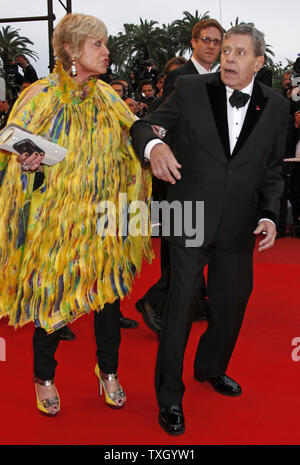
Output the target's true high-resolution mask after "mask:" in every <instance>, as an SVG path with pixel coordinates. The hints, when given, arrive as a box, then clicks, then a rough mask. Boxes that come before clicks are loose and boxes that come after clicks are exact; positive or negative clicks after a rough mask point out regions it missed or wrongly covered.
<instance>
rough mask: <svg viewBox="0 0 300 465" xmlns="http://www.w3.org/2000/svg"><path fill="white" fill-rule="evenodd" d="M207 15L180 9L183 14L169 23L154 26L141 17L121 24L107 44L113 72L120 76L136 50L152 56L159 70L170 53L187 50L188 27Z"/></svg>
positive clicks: (132, 58) (127, 70)
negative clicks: (119, 30)
mask: <svg viewBox="0 0 300 465" xmlns="http://www.w3.org/2000/svg"><path fill="white" fill-rule="evenodd" d="M204 18H209V16H208V11H207V12H205V13H204V14H199V12H198V10H196V12H195V14H194V15H193V14H191V13H189V12H188V11H184V12H183V18H182V19H177V20H176V21H173V22H172V23H171V24H163V25H162V27H159V26H158V23H157V21H153V20H150V21H148V20H143V19H142V18H140V23H139V24H137V25H136V24H132V23H126V24H124V32H119V33H118V34H117V35H116V36H109V39H108V48H109V50H110V56H111V59H112V60H113V63H114V66H115V73H116V74H117V75H118V76H124V74H126V73H128V72H129V69H130V67H131V66H132V63H133V60H134V59H135V58H137V57H138V54H139V53H143V54H144V59H146V60H147V59H149V58H152V59H153V60H154V61H155V62H156V64H157V66H158V69H159V70H160V71H162V70H163V68H164V65H165V64H166V62H167V61H168V60H170V59H171V58H173V57H174V56H178V55H183V54H184V53H185V52H186V51H188V50H191V44H190V40H191V31H192V28H193V26H194V25H195V24H196V23H197V22H198V21H200V20H201V19H204Z"/></svg>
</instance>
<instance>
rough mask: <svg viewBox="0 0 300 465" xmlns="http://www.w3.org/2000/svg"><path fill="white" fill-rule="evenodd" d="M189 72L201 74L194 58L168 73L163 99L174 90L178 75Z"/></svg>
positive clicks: (184, 74)
mask: <svg viewBox="0 0 300 465" xmlns="http://www.w3.org/2000/svg"><path fill="white" fill-rule="evenodd" d="M187 74H199V73H198V71H197V69H196V67H195V65H194V63H193V62H192V60H188V61H187V62H186V63H185V64H184V65H182V66H178V67H177V68H175V69H173V70H172V71H170V72H169V73H168V74H167V77H166V79H165V82H164V90H163V94H162V98H163V100H165V99H166V98H167V97H168V96H169V95H170V94H171V93H172V92H173V90H174V88H175V83H176V79H177V78H178V76H186V75H187Z"/></svg>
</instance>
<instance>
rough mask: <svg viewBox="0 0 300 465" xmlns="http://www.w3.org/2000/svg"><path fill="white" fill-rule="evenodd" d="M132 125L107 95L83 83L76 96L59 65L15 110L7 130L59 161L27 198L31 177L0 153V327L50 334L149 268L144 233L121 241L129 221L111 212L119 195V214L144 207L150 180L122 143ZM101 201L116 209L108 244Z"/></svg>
mask: <svg viewBox="0 0 300 465" xmlns="http://www.w3.org/2000/svg"><path fill="white" fill-rule="evenodd" d="M134 121H135V117H134V116H133V115H132V114H131V113H130V111H129V110H128V108H127V106H126V105H125V104H124V103H123V101H122V100H121V99H120V98H119V97H118V96H117V94H116V93H115V92H114V91H113V89H112V88H111V87H110V86H109V85H107V84H106V83H104V82H102V81H100V80H97V79H92V80H90V81H88V83H86V84H85V85H81V86H80V85H78V84H76V83H75V82H74V81H73V80H72V79H71V78H70V77H69V76H68V74H67V73H66V72H65V71H64V70H63V67H62V66H61V65H60V64H57V66H56V68H55V70H54V72H53V73H52V74H51V75H50V76H49V77H47V78H45V79H42V80H40V81H37V82H36V83H34V84H33V85H31V86H30V87H29V88H28V89H26V90H25V91H24V92H23V93H22V95H21V97H20V98H19V99H18V101H17V102H16V104H15V106H14V108H13V110H12V113H11V115H10V120H9V123H15V124H17V125H19V126H22V127H23V128H26V129H28V130H30V131H32V132H33V133H35V134H38V135H41V136H44V137H47V138H48V139H49V140H51V141H53V142H56V143H57V144H59V145H61V146H62V147H66V148H67V150H68V151H67V155H66V158H65V159H64V160H63V161H62V162H60V163H58V164H56V165H54V166H51V167H47V166H46V165H44V175H45V181H44V183H43V185H42V186H40V187H39V188H38V189H36V190H34V189H33V182H34V176H35V174H34V173H26V172H22V171H21V167H20V164H19V163H18V162H17V161H16V156H15V155H12V154H8V153H7V152H0V185H1V187H0V317H3V316H9V324H10V325H14V326H15V327H19V326H23V325H24V324H26V323H28V322H34V324H35V326H37V327H42V328H44V329H45V330H46V331H47V332H49V333H50V332H53V331H55V330H56V329H58V328H60V327H61V326H63V325H65V324H67V323H69V322H71V321H74V320H75V319H77V318H78V317H80V316H81V315H83V314H85V313H87V312H89V311H91V310H96V311H99V309H101V308H103V306H104V304H105V303H106V302H113V301H114V300H116V299H117V298H123V297H124V296H125V295H126V294H128V293H129V292H130V290H131V288H132V284H133V280H134V277H135V275H136V273H138V272H139V271H140V269H141V264H142V260H143V258H146V259H147V260H148V261H150V260H151V258H152V254H153V252H152V249H151V242H150V240H151V238H150V232H149V233H148V234H146V235H141V234H140V235H135V234H133V235H128V234H126V224H125V223H126V222H127V223H128V220H130V214H129V213H128V210H126V208H124V203H122V204H121V206H119V205H120V202H119V194H120V193H121V194H123V196H124V195H125V194H126V196H127V203H128V205H130V204H131V203H132V202H134V201H136V200H141V201H145V202H146V203H147V205H149V202H150V196H151V175H150V173H149V171H148V170H145V169H143V168H142V167H141V165H140V163H139V161H138V159H137V158H136V156H135V154H134V151H133V148H132V146H131V142H130V139H129V135H128V130H129V128H130V126H131V125H132V123H133V122H134ZM123 198H124V197H123ZM105 201H109V202H110V203H111V202H113V205H115V208H110V213H109V215H108V217H109V221H108V223H110V224H111V220H115V221H116V234H107V229H106V226H107V224H105V221H101V220H99V217H100V215H99V211H100V210H99V205H102V207H103V202H105ZM104 205H105V204H104ZM102 211H103V208H102ZM129 211H130V209H129ZM146 221H148V220H147V219H146ZM148 226H149V223H148ZM127 229H128V228H127ZM149 229H150V228H148V231H149ZM121 231H122V233H121ZM124 231H125V234H124Z"/></svg>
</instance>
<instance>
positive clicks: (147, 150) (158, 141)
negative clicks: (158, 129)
mask: <svg viewBox="0 0 300 465" xmlns="http://www.w3.org/2000/svg"><path fill="white" fill-rule="evenodd" d="M157 144H164V142H162V141H161V139H152V140H150V142H148V144H147V145H146V147H145V151H144V158H146V160H149V161H150V156H151V150H152V149H153V147H155V146H156V145H157ZM164 145H165V144H164Z"/></svg>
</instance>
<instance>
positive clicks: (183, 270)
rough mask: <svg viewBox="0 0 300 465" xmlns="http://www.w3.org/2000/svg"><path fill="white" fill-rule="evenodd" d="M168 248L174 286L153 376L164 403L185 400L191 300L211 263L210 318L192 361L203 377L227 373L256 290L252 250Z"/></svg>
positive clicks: (171, 245) (172, 403)
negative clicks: (252, 295)
mask: <svg viewBox="0 0 300 465" xmlns="http://www.w3.org/2000/svg"><path fill="white" fill-rule="evenodd" d="M169 248H170V259H171V285H170V289H169V293H168V297H167V301H166V305H165V308H164V311H163V328H162V332H161V334H160V343H159V349H158V355H157V362H156V374H155V385H156V393H157V398H158V403H159V405H160V406H167V405H174V404H180V403H181V401H182V397H183V394H184V390H185V386H184V383H183V381H182V372H183V359H184V352H185V348H186V344H187V341H188V337H189V334H190V329H191V324H192V319H193V311H192V301H193V296H194V293H195V289H196V288H197V286H198V281H199V279H201V275H202V273H203V268H204V266H205V265H206V264H209V266H208V279H207V288H208V289H207V290H208V298H209V300H210V318H209V321H208V326H207V330H206V331H205V333H204V334H203V335H202V337H201V338H200V340H199V344H198V347H197V350H196V355H195V360H194V370H196V371H197V373H198V374H199V376H200V377H201V378H202V379H203V380H205V379H207V378H210V377H214V376H219V375H220V374H224V373H225V371H226V369H227V366H228V363H229V360H230V357H231V354H232V352H233V349H234V346H235V343H236V340H237V338H238V334H239V331H240V328H241V324H242V320H243V317H244V313H245V309H246V305H247V302H248V299H249V297H250V294H251V291H252V273H253V271H252V268H253V267H252V255H253V254H252V252H247V253H230V252H224V251H222V250H219V249H217V248H205V249H199V248H185V247H182V246H180V245H177V244H172V243H170V244H169Z"/></svg>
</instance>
